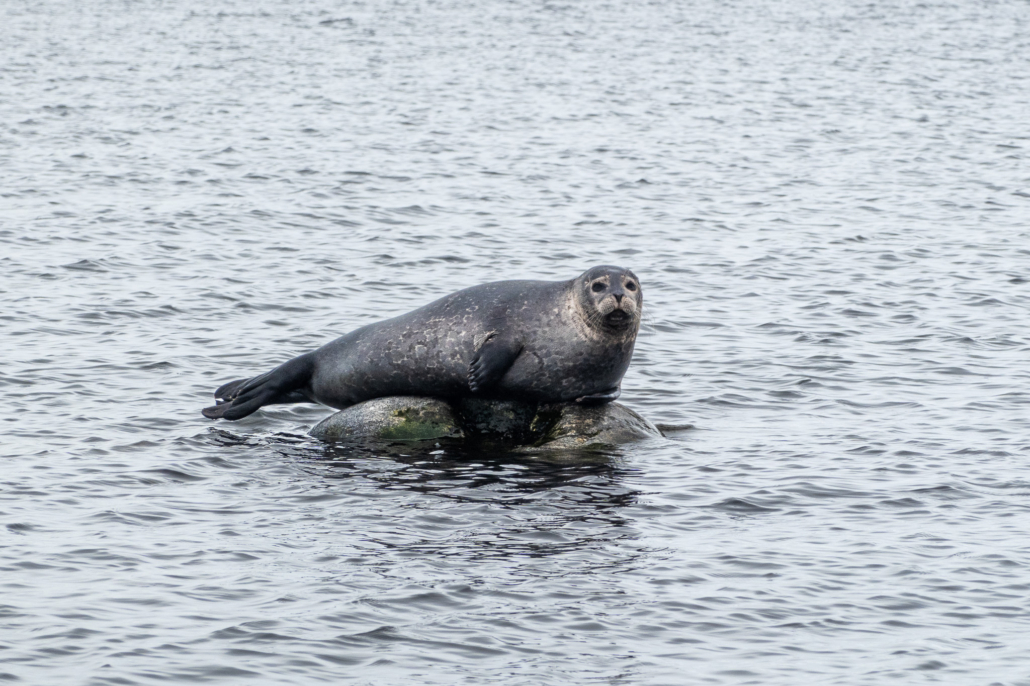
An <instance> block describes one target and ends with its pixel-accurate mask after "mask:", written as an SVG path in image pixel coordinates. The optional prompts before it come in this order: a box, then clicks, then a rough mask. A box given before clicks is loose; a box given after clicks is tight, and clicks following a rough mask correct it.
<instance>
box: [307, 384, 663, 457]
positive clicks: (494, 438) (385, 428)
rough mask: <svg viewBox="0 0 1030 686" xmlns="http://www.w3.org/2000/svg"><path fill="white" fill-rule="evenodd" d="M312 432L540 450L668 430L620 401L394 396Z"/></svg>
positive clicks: (332, 437)
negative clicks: (460, 440) (449, 440)
mask: <svg viewBox="0 0 1030 686" xmlns="http://www.w3.org/2000/svg"><path fill="white" fill-rule="evenodd" d="M311 435H312V436H314V437H315V438H319V439H322V440H326V441H334V440H341V439H348V438H366V439H384V440H431V439H439V438H465V439H466V440H472V441H488V442H500V443H504V444H509V445H517V446H519V448H518V449H519V450H521V451H526V452H540V451H547V450H570V449H585V448H595V447H602V446H610V445H617V444H620V443H626V442H628V441H634V440H640V439H645V438H653V437H657V436H661V435H662V434H661V432H660V431H659V430H658V429H657V428H656V427H655V425H654V424H652V423H651V422H649V421H647V420H646V419H644V418H643V417H641V416H640V415H639V414H637V413H636V412H634V411H633V410H631V409H629V408H628V407H626V406H625V405H621V404H619V403H608V404H606V405H595V406H583V405H578V404H576V403H552V404H545V405H538V404H536V403H525V402H519V401H512V400H485V399H480V398H466V399H463V400H460V401H458V402H457V403H456V404H454V405H452V404H450V403H448V402H446V401H443V400H438V399H435V398H420V397H414V396H392V397H387V398H376V399H374V400H367V401H365V402H363V403H358V404H357V405H353V406H352V407H348V408H346V409H344V410H340V411H339V412H337V413H336V414H334V415H331V416H330V417H327V418H326V419H324V420H322V421H321V422H319V423H318V425H316V426H315V427H314V428H313V429H312V430H311Z"/></svg>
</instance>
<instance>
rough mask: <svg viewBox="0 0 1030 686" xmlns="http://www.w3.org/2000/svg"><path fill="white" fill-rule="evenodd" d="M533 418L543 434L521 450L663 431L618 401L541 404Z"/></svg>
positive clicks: (605, 442)
mask: <svg viewBox="0 0 1030 686" xmlns="http://www.w3.org/2000/svg"><path fill="white" fill-rule="evenodd" d="M535 421H536V422H537V423H538V425H539V426H540V428H541V429H543V430H544V432H543V436H542V437H541V438H540V439H539V440H537V441H536V442H535V443H534V444H533V445H529V446H524V447H523V448H522V450H524V451H538V450H577V449H586V448H598V447H602V446H610V445H619V444H620V443H629V442H631V441H639V440H642V439H646V438H656V437H658V436H661V435H662V432H661V431H659V430H658V428H657V427H656V426H655V425H654V424H652V423H651V422H649V421H648V420H646V419H644V418H643V417H641V416H640V415H639V414H637V413H636V412H634V411H633V410H631V409H629V408H628V407H626V406H625V405H621V404H619V403H608V404H606V405H595V406H583V405H577V404H576V403H563V404H560V405H541V406H540V408H539V409H538V411H537V416H536V418H535Z"/></svg>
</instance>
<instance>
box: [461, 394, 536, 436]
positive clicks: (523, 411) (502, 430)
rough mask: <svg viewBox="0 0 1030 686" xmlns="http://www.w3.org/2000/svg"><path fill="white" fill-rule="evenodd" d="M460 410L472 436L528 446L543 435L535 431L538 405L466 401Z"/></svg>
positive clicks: (515, 402)
mask: <svg viewBox="0 0 1030 686" xmlns="http://www.w3.org/2000/svg"><path fill="white" fill-rule="evenodd" d="M456 409H457V411H458V417H459V418H460V420H461V425H462V427H463V428H464V429H465V434H466V435H468V436H471V437H480V438H489V439H495V440H496V439H500V440H505V441H509V442H512V443H526V442H530V441H534V440H536V439H537V438H539V434H540V432H534V431H533V420H534V419H535V418H536V415H537V405H536V403H523V402H518V401H516V400H483V399H480V398H465V399H463V400H460V401H458V403H457V408H456Z"/></svg>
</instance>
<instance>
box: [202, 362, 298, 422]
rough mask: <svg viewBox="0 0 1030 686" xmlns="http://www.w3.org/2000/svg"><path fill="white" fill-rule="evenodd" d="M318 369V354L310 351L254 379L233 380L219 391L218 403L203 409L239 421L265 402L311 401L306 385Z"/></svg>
mask: <svg viewBox="0 0 1030 686" xmlns="http://www.w3.org/2000/svg"><path fill="white" fill-rule="evenodd" d="M314 369H315V361H314V354H313V353H307V354H304V355H301V356H300V357H295V358H293V359H292V360H290V361H289V362H286V363H285V364H282V365H279V366H278V367H276V368H275V369H273V370H272V371H270V372H265V373H264V374H261V375H259V376H255V377H254V378H252V379H236V380H235V381H230V382H229V383H227V384H223V385H221V386H219V387H218V390H216V391H215V400H217V401H218V402H217V404H215V405H212V406H211V407H206V408H204V409H203V410H202V411H201V413H202V414H203V415H204V416H205V417H207V418H209V419H228V420H229V421H235V420H237V419H243V418H244V417H246V416H248V415H250V414H253V413H254V412H256V411H257V410H258V408H261V407H264V406H265V405H276V404H283V403H303V402H309V401H310V398H309V397H308V395H307V393H305V392H304V388H305V387H306V386H307V385H308V382H309V381H310V380H311V374H312V373H313V372H314Z"/></svg>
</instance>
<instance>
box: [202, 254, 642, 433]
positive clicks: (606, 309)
mask: <svg viewBox="0 0 1030 686" xmlns="http://www.w3.org/2000/svg"><path fill="white" fill-rule="evenodd" d="M642 306H643V295H642V291H641V288H640V282H639V280H638V279H637V277H636V276H635V275H634V274H633V272H631V271H629V270H628V269H623V268H620V267H612V266H599V267H593V268H592V269H589V270H587V271H586V272H584V273H583V274H581V275H580V276H578V277H576V278H575V279H571V280H569V281H497V282H494V283H487V284H483V285H480V286H474V287H472V288H466V289H464V290H461V291H458V292H456V293H452V294H451V295H448V296H446V297H443V298H440V299H439V300H437V301H435V302H432V303H429V304H428V305H425V306H423V307H420V308H418V309H416V310H413V311H411V312H409V313H407V314H403V315H400V316H399V317H394V318H393V319H387V320H385V321H381V322H377V323H375V324H369V325H367V326H363V327H361V328H359V329H355V330H354V331H351V332H350V333H348V334H346V335H344V336H341V337H340V338H338V339H336V340H335V341H332V342H331V343H328V344H327V345H325V346H323V347H321V348H319V349H318V350H315V351H312V352H309V353H305V354H304V355H300V356H299V357H295V358H294V359H292V360H290V361H288V362H286V363H285V364H283V365H281V366H279V367H277V368H276V369H273V370H272V371H270V372H267V373H265V374H262V375H260V376H256V377H254V378H252V379H239V380H237V381H232V382H230V383H227V384H225V385H223V386H221V387H220V388H219V389H218V390H217V391H215V398H216V399H218V400H219V401H220V402H219V403H218V404H217V405H214V406H212V407H209V408H206V409H205V410H204V415H205V416H207V417H210V418H213V419H214V418H224V419H231V420H234V419H240V418H242V417H246V416H247V415H249V414H251V413H253V412H254V411H255V410H257V409H258V408H260V407H263V406H265V405H271V404H276V403H294V402H319V403H322V404H324V405H329V406H330V407H335V408H341V409H342V408H345V407H349V406H351V405H354V404H355V403H359V402H362V401H365V400H369V399H372V398H382V397H386V396H397V395H416V396H423V397H435V398H446V399H458V398H464V397H483V398H493V399H510V400H524V401H532V402H550V403H554V402H571V401H576V402H580V403H584V404H590V403H595V404H597V403H605V402H610V401H612V400H615V398H617V397H618V396H619V393H620V390H619V385H620V383H621V381H622V377H623V375H624V374H625V373H626V369H627V367H629V363H630V358H631V357H632V355H633V345H634V342H635V341H636V335H637V331H638V330H639V328H640V313H641V308H642Z"/></svg>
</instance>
